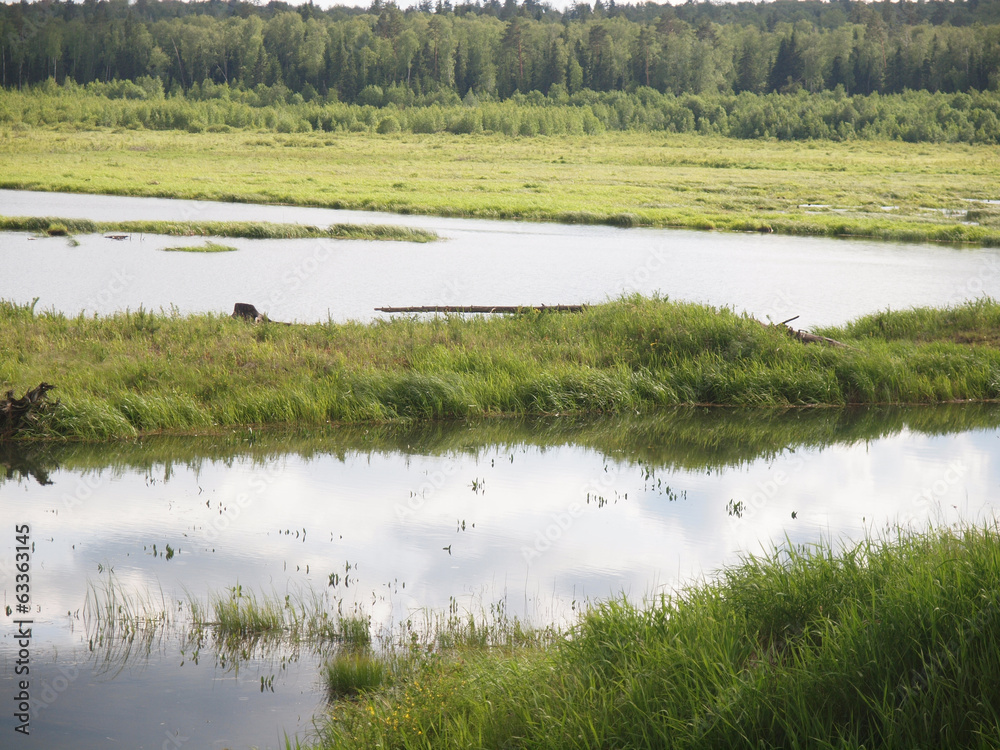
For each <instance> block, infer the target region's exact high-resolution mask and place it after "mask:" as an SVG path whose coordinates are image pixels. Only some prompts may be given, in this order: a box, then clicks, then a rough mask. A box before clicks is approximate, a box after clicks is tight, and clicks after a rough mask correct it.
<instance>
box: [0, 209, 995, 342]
mask: <svg viewBox="0 0 1000 750" xmlns="http://www.w3.org/2000/svg"><path fill="white" fill-rule="evenodd" d="M0 214H5V215H20V216H23V215H33V216H58V217H66V218H89V219H94V220H98V221H113V220H138V219H149V220H156V219H164V220H167V219H169V220H192V221H193V220H218V221H226V220H233V221H238V220H265V221H274V222H289V223H295V222H299V223H310V224H317V225H327V224H330V223H334V222H355V223H366V222H367V223H372V222H374V223H390V224H403V225H407V226H414V227H423V228H427V229H433V230H434V231H436V232H438V233H439V234H440V235H441V236H442V237H443V238H444V241H441V242H436V243H429V244H411V243H398V242H362V241H343V240H316V239H313V240H291V241H289V240H266V241H253V240H240V239H234V240H226V244H229V245H232V246H234V247H237V248H238V252H235V253H221V254H201V253H164V252H162V250H161V249H162V248H163V247H168V246H176V245H179V244H195V245H196V244H202V243H203V242H204V240H203V239H192V238H187V239H185V238H176V237H170V238H168V237H160V236H150V235H145V236H141V235H132V236H130V237H129V239H127V240H124V241H116V240H112V239H106V238H104V237H101V236H81V237H78V238H76V239H77V240H78V241H79V243H80V245H79V246H78V247H72V246H70V242H69V241H68V240H67V239H66V238H33V237H31V236H30V235H29V234H26V233H5V234H3V235H2V236H0V258H2V260H3V263H4V273H3V274H2V275H0V298H5V299H11V300H16V301H18V302H28V301H30V300H31V299H32V298H34V297H38V298H39V303H38V305H39V307H38V309H39V310H47V309H55V310H59V311H62V312H65V313H68V314H76V313H79V312H81V311H83V312H86V313H95V312H96V313H101V314H106V313H111V312H115V311H119V310H125V309H131V310H136V309H138V308H139V307H140V306H142V307H145V308H146V309H147V310H160V309H164V310H169V309H171V308H172V307H174V308H176V309H177V310H179V311H180V312H181V313H188V312H205V311H215V312H220V313H229V312H231V311H232V308H233V304H234V303H236V302H250V303H252V304H255V305H256V306H257V307H258V309H260V310H262V311H264V312H267V313H268V314H269V315H270V317H271V318H272V319H274V320H287V321H291V320H297V321H301V322H314V321H319V320H326V319H327V318H328V317H329V318H332V319H333V320H336V321H344V320H348V319H355V320H370V319H372V318H376V317H379V316H380V314H379V313H376V312H375V311H374V308H376V307H382V306H406V305H494V304H495V305H519V304H524V305H536V304H576V303H598V302H603V301H606V300H607V299H609V298H616V297H618V296H620V295H621V294H623V293H629V292H641V293H643V294H652V293H654V292H659V293H662V294H666V295H668V296H669V297H670V298H673V299H681V300H688V301H694V302H704V303H708V304H711V305H716V306H726V307H732V308H734V309H736V310H737V311H744V310H745V311H747V312H749V313H751V314H752V315H754V316H756V317H758V318H759V319H761V320H767V319H768V318H770V319H771V320H772V321H775V322H777V321H781V320H785V319H787V318H791V317H792V316H794V315H798V316H799V318H798V320H797V321H796V325H798V326H801V327H812V326H817V325H835V324H840V323H843V322H846V321H847V320H850V319H852V318H855V317H858V316H860V315H864V314H868V313H871V312H875V311H878V310H884V309H886V308H892V309H904V308H909V307H913V306H925V305H929V306H941V305H948V304H954V303H956V302H960V301H963V300H967V299H974V298H977V297H980V296H982V295H984V294H986V295H990V296H1000V263H998V258H1000V250H997V249H981V248H955V247H946V246H935V245H918V244H904V243H876V242H866V241H846V240H831V239H825V238H803V237H784V236H780V235H759V234H726V233H714V232H692V231H681V230H653V229H616V228H612V227H592V226H575V225H560V224H539V223H529V222H499V221H482V220H470V219H447V218H438V217H426V216H400V215H394V214H379V213H366V212H357V211H354V212H352V211H333V210H327V209H317V208H297V207H289V206H255V205H245V204H229V203H211V202H199V201H177V200H166V199H155V198H126V197H114V196H99V195H72V194H55V193H33V192H26V191H7V190H3V191H0Z"/></svg>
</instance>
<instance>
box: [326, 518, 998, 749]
mask: <svg viewBox="0 0 1000 750" xmlns="http://www.w3.org/2000/svg"><path fill="white" fill-rule="evenodd" d="M998 551H1000V529H998V528H997V526H996V524H995V523H994V524H990V525H987V526H984V527H979V528H977V527H964V528H957V529H947V530H941V531H930V532H928V533H926V534H918V533H915V532H913V531H911V530H906V529H897V530H896V531H895V533H894V534H892V535H887V536H885V537H883V538H868V539H866V540H864V541H862V542H860V543H858V544H848V545H844V546H843V547H842V548H840V549H834V548H833V546H832V545H829V544H819V545H816V546H808V547H804V546H792V545H790V544H789V545H786V546H784V547H780V548H777V549H774V550H773V551H772V552H771V553H769V554H764V555H763V556H758V557H748V558H746V559H745V560H744V561H743V562H742V563H741V564H738V565H736V566H733V567H730V568H727V569H725V570H723V571H722V572H721V573H720V575H719V576H718V578H717V579H715V580H713V581H710V582H706V583H702V584H699V585H695V586H691V587H688V588H686V589H684V590H682V591H680V592H677V593H676V594H673V595H664V596H661V597H660V598H658V599H657V600H654V601H651V602H646V603H645V604H644V605H643V606H637V605H636V604H634V603H633V602H630V601H628V600H626V599H624V598H617V599H611V600H608V601H605V602H601V603H598V604H596V605H594V606H592V607H590V608H589V609H588V610H586V611H585V612H584V613H583V614H582V616H581V619H580V621H579V623H578V624H577V625H576V626H575V627H574V628H573V629H572V631H571V632H570V633H568V634H565V635H560V636H557V637H556V638H555V639H554V641H553V643H552V645H551V646H549V647H548V648H540V647H539V646H538V645H537V644H531V642H530V641H528V642H527V643H528V645H522V646H521V647H518V648H514V649H511V650H502V649H497V648H495V647H490V646H484V647H480V648H473V649H469V648H464V649H461V650H458V651H456V652H454V653H448V652H445V653H444V654H443V655H442V656H441V657H440V658H438V659H437V660H429V659H428V660H416V661H414V660H409V661H405V660H398V661H397V665H398V667H399V668H398V669H397V676H396V677H395V679H393V680H392V681H391V682H389V683H387V684H386V686H385V687H384V688H382V689H381V690H376V691H375V692H370V693H366V694H364V695H363V696H362V697H361V698H360V700H358V701H343V702H339V703H337V704H336V705H335V706H334V707H333V708H332V710H331V716H330V718H329V720H328V721H327V723H326V725H325V727H324V728H323V731H322V732H321V734H320V737H319V739H318V741H317V742H316V743H315V746H316V747H320V748H353V747H412V746H421V747H423V746H430V747H440V748H453V747H454V748H460V747H461V748H464V747H483V748H502V747H510V746H514V745H516V746H521V747H628V748H661V747H675V748H757V747H800V746H807V745H808V746H823V747H827V746H829V747H833V746H836V747H843V748H857V749H858V750H860V748H863V747H867V748H909V747H978V746H984V745H983V744H982V741H981V740H982V738H983V737H988V736H992V732H993V731H994V728H995V726H996V722H997V714H998V710H1000V707H998V705H997V701H996V696H995V695H994V692H995V691H994V686H995V684H996V682H997V680H998V679H1000V655H998V652H997V649H996V648H995V642H996V639H997V638H998V637H1000V616H998V612H1000V596H998V594H997V591H998V587H1000V553H998ZM987 744H988V743H987Z"/></svg>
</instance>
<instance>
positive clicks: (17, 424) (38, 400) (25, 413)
mask: <svg viewBox="0 0 1000 750" xmlns="http://www.w3.org/2000/svg"><path fill="white" fill-rule="evenodd" d="M53 388H55V386H54V385H50V384H48V383H44V382H43V383H39V384H38V387H37V388H32V389H31V390H30V391H26V392H25V394H24V395H23V396H22V397H21V398H14V391H7V396H6V397H5V398H3V399H0V440H4V439H6V438H9V437H11V436H13V435H14V433H16V432H17V431H18V430H20V429H21V428H22V427H24V426H25V425H27V424H28V423H29V422H31V421H32V417H33V416H34V413H35V412H36V411H37V409H39V408H40V407H41V406H42V404H43V403H44V402H45V394H46V393H48V392H49V391H51V390H52V389H53ZM56 403H58V402H56Z"/></svg>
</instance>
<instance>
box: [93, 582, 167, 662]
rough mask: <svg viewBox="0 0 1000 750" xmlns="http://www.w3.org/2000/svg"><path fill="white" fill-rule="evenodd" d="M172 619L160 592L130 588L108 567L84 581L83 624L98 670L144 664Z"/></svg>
mask: <svg viewBox="0 0 1000 750" xmlns="http://www.w3.org/2000/svg"><path fill="white" fill-rule="evenodd" d="M172 622H173V620H172V617H171V610H170V608H168V606H167V604H166V600H165V599H164V597H163V592H162V591H160V592H159V594H158V595H154V594H153V593H152V592H150V591H142V592H136V591H133V590H131V589H130V588H129V587H127V586H126V585H125V584H123V583H122V582H121V580H120V579H119V578H118V576H116V575H115V573H114V571H113V570H111V569H107V575H106V576H102V577H101V578H100V579H99V580H98V581H97V582H88V584H87V596H86V599H85V600H84V605H83V623H84V629H85V632H86V637H87V644H88V649H89V651H90V653H91V654H92V656H93V658H94V659H95V661H96V663H97V669H98V671H99V672H100V673H110V674H118V673H120V672H121V671H122V670H124V669H125V668H126V667H128V666H141V665H142V664H144V663H145V660H146V659H148V658H149V656H150V654H151V653H153V651H154V650H155V649H156V648H157V647H158V646H159V645H160V644H161V643H162V641H163V640H164V638H165V636H166V633H167V629H168V628H169V627H170V625H171V624H172Z"/></svg>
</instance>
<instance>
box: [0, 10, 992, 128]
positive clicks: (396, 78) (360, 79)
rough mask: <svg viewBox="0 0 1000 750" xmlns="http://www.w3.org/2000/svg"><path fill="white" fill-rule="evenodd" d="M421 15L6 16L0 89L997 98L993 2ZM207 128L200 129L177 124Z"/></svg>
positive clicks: (400, 99)
mask: <svg viewBox="0 0 1000 750" xmlns="http://www.w3.org/2000/svg"><path fill="white" fill-rule="evenodd" d="M429 11H430V6H429V5H427V6H425V7H424V8H422V9H417V8H409V9H407V10H406V12H402V11H401V10H400V9H399V8H397V7H396V6H395V5H383V4H382V3H377V4H374V5H372V6H371V7H370V8H368V9H367V10H361V9H355V10H345V9H343V8H334V9H331V10H329V11H325V12H324V11H321V10H320V9H319V8H317V7H315V6H313V5H304V6H302V7H301V8H299V9H298V10H297V11H296V10H293V9H292V8H291V7H289V6H287V5H268V6H264V7H259V6H258V7H254V6H251V5H249V4H246V3H244V4H238V5H228V6H225V7H223V6H219V5H217V4H212V3H205V2H201V3H188V4H185V5H184V6H178V5H177V4H175V3H170V2H166V1H165V0H150V2H144V3H143V4H142V5H141V6H139V7H132V6H129V5H127V4H124V3H121V2H116V1H110V2H109V1H106V0H98V1H96V2H94V3H93V4H92V5H90V6H87V7H86V8H84V9H82V11H80V12H76V9H75V8H73V7H72V6H70V7H68V8H67V7H65V6H63V5H57V4H43V3H36V4H27V3H22V4H16V5H0V39H3V40H5V42H4V44H3V45H0V86H2V87H11V88H13V87H17V88H24V87H26V86H30V85H41V86H44V87H45V88H46V89H47V90H53V89H58V88H59V87H60V86H62V87H71V88H72V87H85V88H86V89H87V90H88V91H89V92H92V93H96V94H100V95H102V96H104V97H107V98H111V99H114V100H120V101H129V102H136V103H139V104H141V105H143V106H145V107H148V108H150V109H157V108H158V107H159V105H160V104H162V103H163V102H164V100H167V101H169V100H170V99H171V98H173V97H174V96H175V94H176V93H178V92H186V93H187V95H188V96H190V97H191V98H194V99H197V100H199V101H215V102H219V103H220V104H222V105H223V106H226V105H228V104H230V103H232V102H238V103H249V104H250V105H251V106H255V107H256V106H272V105H274V104H275V103H276V102H279V101H281V102H284V103H288V104H295V103H310V104H312V103H316V102H323V101H326V102H329V101H332V100H339V101H344V102H351V103H355V104H358V105H361V106H371V107H380V106H384V105H387V104H393V105H397V106H400V107H409V106H412V105H413V104H414V102H417V103H422V104H424V105H429V104H437V105H439V106H445V107H447V106H452V105H454V104H458V102H459V101H460V100H461V99H462V98H466V99H467V98H468V95H469V93H470V92H472V93H473V98H474V99H477V98H478V99H486V98H499V99H507V98H510V97H512V96H516V95H525V96H533V95H537V96H536V98H537V99H543V98H545V96H546V95H549V94H552V95H553V97H554V98H556V99H559V98H562V97H563V96H564V95H565V94H567V93H568V94H576V93H577V92H579V91H580V90H581V89H583V88H585V87H586V88H589V89H593V90H595V91H633V90H635V89H637V88H639V87H646V88H649V89H655V90H656V91H659V92H664V93H666V92H669V93H672V94H675V95H683V94H694V95H702V94H709V95H710V94H716V93H730V92H734V91H744V92H753V93H759V92H761V91H763V90H765V89H766V90H768V91H789V92H794V91H796V90H804V91H810V92H815V91H822V90H829V91H834V90H837V89H838V88H840V89H841V90H843V91H846V92H847V93H848V94H856V93H860V94H871V93H880V94H884V93H900V92H903V91H906V90H908V89H910V90H918V89H923V90H930V91H943V92H946V93H956V92H970V91H985V90H990V89H993V90H995V89H996V85H997V79H996V71H997V69H998V67H1000V45H998V42H997V28H998V24H1000V17H998V14H997V12H996V4H995V3H992V2H977V1H976V0H969V1H968V2H962V1H961V0H960V1H959V2H955V3H947V4H942V3H926V4H923V3H917V4H903V5H899V4H896V5H892V4H888V3H887V4H884V5H880V6H870V5H869V4H867V3H862V2H851V1H850V0H847V2H843V3H839V4H838V5H837V6H836V7H831V6H830V5H829V4H828V3H821V2H815V1H814V0H806V1H800V2H784V3H779V4H768V5H757V6H755V5H753V4H744V5H739V6H733V7H727V8H726V9H725V10H722V9H720V8H714V7H712V5H711V4H710V3H697V4H695V3H688V4H686V5H685V6H684V7H682V8H680V7H672V6H670V5H656V4H653V3H646V4H638V3H637V4H620V5H608V6H607V7H605V5H604V4H595V5H594V7H593V8H591V7H589V6H588V7H583V5H582V4H576V5H573V6H571V7H570V8H569V9H568V10H567V11H565V12H560V11H558V10H556V9H554V8H552V7H551V6H548V5H545V4H541V3H537V2H525V3H523V4H520V5H519V4H518V3H517V2H516V1H515V2H508V3H505V4H503V5H502V6H501V4H499V3H496V2H494V3H485V4H481V3H476V4H472V3H462V4H459V5H457V6H455V7H451V6H450V5H444V4H442V5H441V6H439V7H438V8H437V9H436V12H434V13H430V12H429ZM164 92H167V93H166V94H165V93H164ZM227 124H229V125H230V126H232V125H231V123H227ZM366 124H367V125H370V126H371V125H377V124H378V123H370V122H369V123H366ZM532 124H533V123H532V122H530V121H529V122H527V123H525V124H524V125H523V127H524V129H525V130H526V131H527V130H530V128H531V125H532ZM217 126H218V125H217V124H213V123H210V122H208V121H206V120H201V119H188V120H187V121H186V122H183V123H181V122H179V121H178V122H175V124H174V125H173V127H176V128H179V129H186V130H190V131H191V132H202V131H204V130H206V129H209V128H212V127H217ZM235 127H242V126H235ZM269 127H275V128H277V129H278V131H279V132H302V130H301V128H302V127H303V121H302V120H298V119H295V118H284V117H279V118H277V119H276V120H275V121H274V122H272V123H271V124H270V125H269Z"/></svg>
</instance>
